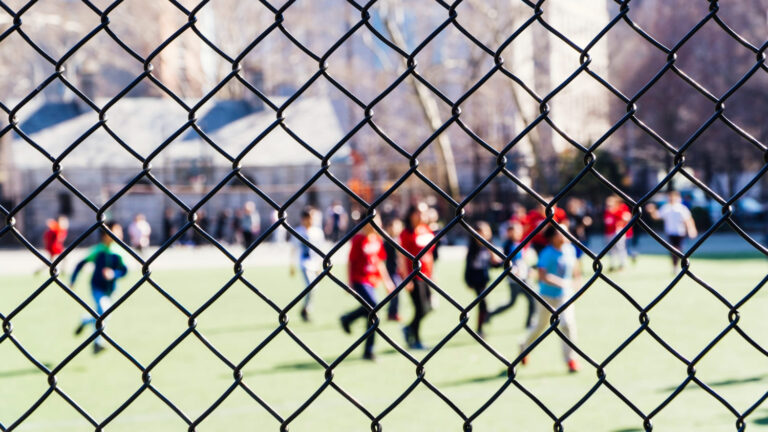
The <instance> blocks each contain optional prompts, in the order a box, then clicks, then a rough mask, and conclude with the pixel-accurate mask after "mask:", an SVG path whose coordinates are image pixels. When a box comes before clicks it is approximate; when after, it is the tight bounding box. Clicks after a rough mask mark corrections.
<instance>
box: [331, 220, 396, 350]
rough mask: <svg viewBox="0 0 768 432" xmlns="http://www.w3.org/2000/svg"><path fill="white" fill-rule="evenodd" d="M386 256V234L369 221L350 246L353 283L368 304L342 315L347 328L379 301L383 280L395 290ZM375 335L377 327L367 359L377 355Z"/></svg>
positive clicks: (369, 339)
mask: <svg viewBox="0 0 768 432" xmlns="http://www.w3.org/2000/svg"><path fill="white" fill-rule="evenodd" d="M380 221H381V219H380V218H379V217H378V216H377V217H376V218H374V221H373V223H376V224H380ZM386 259H387V256H386V252H385V251H384V242H383V240H382V238H381V237H380V236H379V235H378V234H377V233H376V230H375V229H374V227H373V225H372V224H371V223H367V224H366V225H365V226H364V227H363V228H362V229H361V230H360V232H358V233H357V234H355V235H354V236H353V237H352V239H351V240H350V248H349V283H350V284H351V285H352V289H353V290H354V291H355V293H357V295H359V296H360V297H361V298H362V299H363V301H365V305H360V307H358V308H356V309H354V310H352V311H350V312H348V313H346V314H344V315H342V316H341V318H340V321H341V327H342V328H343V329H344V332H346V333H352V329H351V325H352V323H353V322H355V321H356V320H358V319H360V318H363V317H368V316H369V315H370V310H371V308H373V307H375V306H376V304H377V300H376V286H377V285H379V283H381V282H383V283H384V285H385V286H386V288H387V292H389V293H391V292H392V291H394V289H395V285H394V284H393V283H392V279H391V278H390V277H389V273H388V272H387V267H386V264H385V262H386ZM369 324H370V323H369ZM366 328H368V325H366ZM374 335H375V331H371V334H370V335H369V336H368V337H367V338H366V340H365V346H364V351H363V359H365V360H375V359H376V356H375V354H374V352H373V345H374Z"/></svg>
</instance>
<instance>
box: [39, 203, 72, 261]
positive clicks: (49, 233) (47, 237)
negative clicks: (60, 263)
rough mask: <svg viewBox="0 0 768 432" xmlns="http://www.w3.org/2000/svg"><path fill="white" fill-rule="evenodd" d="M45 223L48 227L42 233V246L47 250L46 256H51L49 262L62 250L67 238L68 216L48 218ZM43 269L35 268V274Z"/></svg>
mask: <svg viewBox="0 0 768 432" xmlns="http://www.w3.org/2000/svg"><path fill="white" fill-rule="evenodd" d="M47 225H48V229H46V230H45V233H43V248H45V251H46V252H48V256H50V257H51V262H53V261H54V260H55V259H56V257H58V256H59V255H61V253H62V252H64V240H66V239H67V234H68V232H69V218H67V217H66V216H64V215H61V216H59V217H58V218H56V219H55V220H54V219H48V223H47ZM44 268H45V267H44ZM44 268H43V269H44ZM43 269H40V270H37V271H36V272H35V274H38V273H40V272H41V271H43Z"/></svg>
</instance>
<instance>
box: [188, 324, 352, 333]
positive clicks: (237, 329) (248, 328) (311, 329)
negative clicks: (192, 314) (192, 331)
mask: <svg viewBox="0 0 768 432" xmlns="http://www.w3.org/2000/svg"><path fill="white" fill-rule="evenodd" d="M295 325H296V324H293V326H295ZM303 325H306V324H303ZM279 326H280V325H279V324H277V323H269V324H258V325H241V326H228V327H211V328H207V329H206V328H202V329H200V332H201V333H203V334H210V335H215V334H228V333H249V332H255V331H262V330H269V331H273V330H275V329H277V328H278V327H279ZM288 326H289V327H291V324H289V325H288ZM291 328H292V329H293V330H296V327H291ZM332 329H339V330H341V326H339V325H338V324H333V323H327V324H322V325H311V326H307V327H305V328H302V329H301V332H302V333H315V332H323V331H327V330H332Z"/></svg>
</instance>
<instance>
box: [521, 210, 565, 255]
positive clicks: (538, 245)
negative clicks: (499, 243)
mask: <svg viewBox="0 0 768 432" xmlns="http://www.w3.org/2000/svg"><path fill="white" fill-rule="evenodd" d="M544 199H545V200H546V201H551V200H552V198H551V197H544ZM546 218H547V216H546V207H545V206H544V205H543V204H541V203H539V204H537V205H536V208H534V209H532V210H530V211H529V212H528V214H526V215H525V223H524V224H523V226H524V233H523V237H528V235H529V234H530V233H532V232H533V231H534V230H535V229H536V228H537V227H538V226H539V225H540V224H541V223H542V222H544V220H546ZM552 220H553V221H554V222H556V223H563V222H566V221H567V220H568V216H567V215H566V214H565V210H563V209H562V208H560V207H557V206H555V207H553V214H552ZM545 230H546V227H545V228H543V229H541V230H539V231H538V232H537V233H536V235H534V236H533V238H532V239H531V242H530V244H531V245H532V246H533V249H534V250H535V251H536V253H537V254H539V253H541V251H542V250H543V249H544V248H545V247H546V246H547V239H546V238H544V231H545Z"/></svg>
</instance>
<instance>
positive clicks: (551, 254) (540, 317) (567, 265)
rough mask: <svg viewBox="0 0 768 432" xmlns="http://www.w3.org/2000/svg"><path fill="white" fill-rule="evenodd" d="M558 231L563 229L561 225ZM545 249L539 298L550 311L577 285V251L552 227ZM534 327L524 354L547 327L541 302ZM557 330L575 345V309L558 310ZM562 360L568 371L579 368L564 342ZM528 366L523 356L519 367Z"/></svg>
mask: <svg viewBox="0 0 768 432" xmlns="http://www.w3.org/2000/svg"><path fill="white" fill-rule="evenodd" d="M560 227H561V229H566V227H565V226H563V225H560ZM544 237H545V238H546V239H547V246H545V247H544V249H542V251H541V254H539V263H538V271H539V295H540V296H541V298H542V299H543V300H544V301H545V302H546V303H547V304H548V305H549V306H550V307H551V308H552V309H555V310H557V309H558V308H560V307H561V306H563V304H565V302H566V301H568V299H569V298H570V297H571V296H572V295H573V293H574V289H575V284H577V283H578V282H579V278H580V276H581V275H580V273H579V266H578V265H577V258H576V248H574V247H573V245H572V244H571V242H570V241H569V240H568V239H567V238H566V237H565V236H564V235H563V234H562V233H561V232H560V231H558V230H557V229H555V227H553V226H550V227H547V229H546V230H545V232H544ZM536 315H537V319H536V325H535V326H533V327H532V328H531V329H530V331H529V332H528V337H527V338H526V339H525V341H524V342H523V343H522V344H521V345H520V351H521V352H523V351H525V350H526V349H527V348H528V347H529V346H530V345H531V344H533V342H534V341H536V339H537V338H538V337H539V336H540V335H541V334H542V333H544V330H545V329H546V328H547V327H548V326H549V319H547V318H548V317H550V316H551V315H550V312H549V310H548V309H547V308H546V307H545V306H544V305H543V304H541V303H539V304H538V307H537V313H536ZM559 318H560V324H559V328H560V330H561V331H562V332H563V334H564V335H565V337H567V338H568V340H569V341H571V343H576V314H575V313H574V306H573V305H570V306H569V307H568V308H567V309H565V310H563V311H560V316H559ZM562 347H563V357H564V358H565V362H566V364H567V365H568V370H569V371H570V372H577V371H578V370H579V368H580V366H579V362H578V360H577V359H576V352H575V351H574V350H573V348H571V346H570V345H568V344H567V343H566V342H565V341H562ZM527 363H528V358H527V356H526V357H523V359H522V364H523V365H525V364H527Z"/></svg>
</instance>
